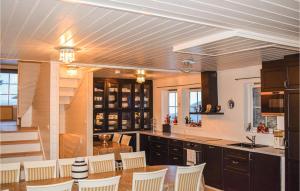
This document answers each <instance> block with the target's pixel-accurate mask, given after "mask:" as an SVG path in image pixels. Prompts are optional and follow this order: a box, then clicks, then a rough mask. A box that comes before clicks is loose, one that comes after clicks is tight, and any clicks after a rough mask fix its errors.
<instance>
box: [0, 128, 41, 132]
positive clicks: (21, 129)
mask: <svg viewBox="0 0 300 191" xmlns="http://www.w3.org/2000/svg"><path fill="white" fill-rule="evenodd" d="M36 131H38V128H37V127H16V128H15V129H13V130H4V131H3V130H1V131H0V133H16V132H36Z"/></svg>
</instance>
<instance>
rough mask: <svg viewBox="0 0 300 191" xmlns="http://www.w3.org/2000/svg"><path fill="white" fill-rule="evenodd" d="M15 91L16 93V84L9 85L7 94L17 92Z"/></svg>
mask: <svg viewBox="0 0 300 191" xmlns="http://www.w3.org/2000/svg"><path fill="white" fill-rule="evenodd" d="M17 93H18V85H10V86H9V94H17Z"/></svg>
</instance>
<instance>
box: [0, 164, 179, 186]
mask: <svg viewBox="0 0 300 191" xmlns="http://www.w3.org/2000/svg"><path fill="white" fill-rule="evenodd" d="M176 168H177V166H173V165H157V166H146V167H143V168H134V169H126V170H117V171H111V172H103V173H96V174H89V176H88V179H90V180H91V179H102V178H109V177H113V176H121V179H120V183H119V189H118V190H119V191H131V190H132V177H133V173H135V172H152V171H157V170H162V169H168V170H167V173H166V176H165V181H164V190H168V191H172V190H174V185H175V177H176ZM71 179H72V178H71V177H65V178H54V179H46V180H35V181H24V180H22V181H20V182H18V183H9V184H0V188H1V190H6V189H8V190H9V191H26V186H27V185H28V186H37V185H49V184H57V183H62V182H65V181H69V180H71ZM72 191H78V184H77V183H74V184H73V187H72Z"/></svg>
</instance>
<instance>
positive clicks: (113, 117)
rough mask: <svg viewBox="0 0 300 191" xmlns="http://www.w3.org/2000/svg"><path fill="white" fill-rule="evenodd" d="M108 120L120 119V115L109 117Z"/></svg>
mask: <svg viewBox="0 0 300 191" xmlns="http://www.w3.org/2000/svg"><path fill="white" fill-rule="evenodd" d="M108 119H110V120H111V119H118V115H108Z"/></svg>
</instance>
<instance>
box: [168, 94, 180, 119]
mask: <svg viewBox="0 0 300 191" xmlns="http://www.w3.org/2000/svg"><path fill="white" fill-rule="evenodd" d="M171 93H175V95H176V96H175V105H174V106H170V94H171ZM170 108H175V116H176V117H177V119H178V91H177V89H172V90H168V114H169V115H170ZM170 119H171V121H172V120H173V119H174V118H172V117H171V115H170Z"/></svg>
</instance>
